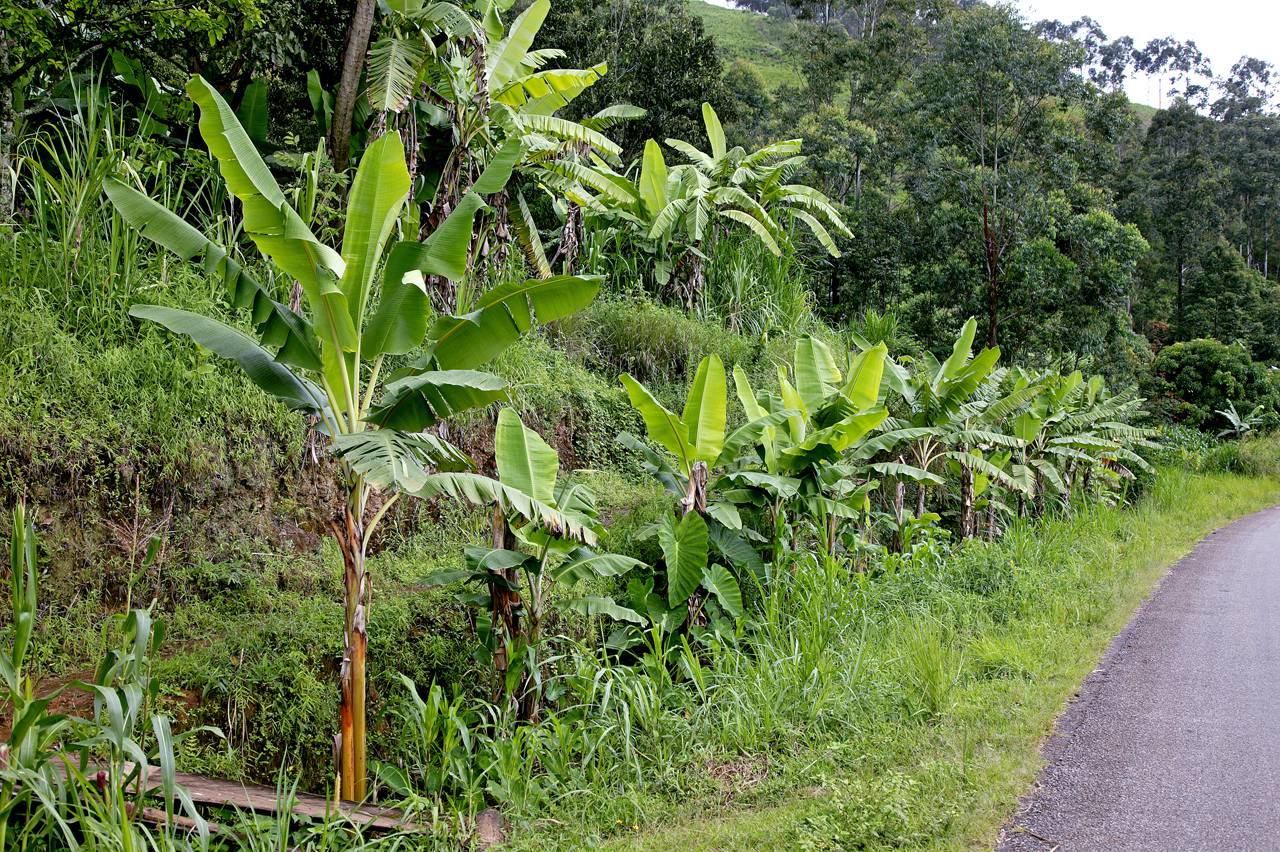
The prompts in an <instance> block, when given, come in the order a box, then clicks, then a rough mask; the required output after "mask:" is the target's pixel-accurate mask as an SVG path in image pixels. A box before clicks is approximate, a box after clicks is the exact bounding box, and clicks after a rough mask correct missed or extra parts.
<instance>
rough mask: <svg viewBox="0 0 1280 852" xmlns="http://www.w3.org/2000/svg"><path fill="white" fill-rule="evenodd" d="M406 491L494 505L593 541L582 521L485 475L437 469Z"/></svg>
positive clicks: (558, 532)
mask: <svg viewBox="0 0 1280 852" xmlns="http://www.w3.org/2000/svg"><path fill="white" fill-rule="evenodd" d="M410 493H412V494H413V495H414V496H417V497H427V498H429V497H436V496H440V495H445V496H448V497H452V498H454V499H455V500H465V501H467V502H469V503H472V504H474V505H477V506H489V505H497V506H498V508H499V509H500V510H501V511H502V512H503V513H504V514H506V515H508V516H512V515H514V516H516V517H519V518H522V519H524V520H525V521H527V522H529V523H531V524H534V525H536V526H537V527H539V528H541V529H543V530H546V531H547V532H549V533H552V534H553V535H555V536H558V537H560V538H568V539H573V540H574V541H578V542H581V543H582V544H585V545H587V546H593V545H595V544H596V534H595V531H594V530H592V529H591V528H590V527H588V526H586V525H585V524H583V523H582V522H580V521H578V520H576V519H575V518H573V517H572V516H570V515H567V514H565V513H564V512H561V511H559V510H558V509H555V508H553V507H552V506H548V505H547V504H546V503H543V502H541V501H540V500H536V499H534V498H533V497H532V496H530V495H528V494H526V493H524V492H523V491H520V490H518V489H516V488H512V487H510V486H508V485H503V484H502V483H501V482H499V481H498V480H496V479H490V478H489V477H487V476H481V475H479V474H475V473H437V474H433V475H431V476H430V477H428V478H427V482H426V484H424V485H423V486H422V487H421V488H419V489H418V490H417V491H414V492H410Z"/></svg>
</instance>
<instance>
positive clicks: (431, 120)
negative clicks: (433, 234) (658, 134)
mask: <svg viewBox="0 0 1280 852" xmlns="http://www.w3.org/2000/svg"><path fill="white" fill-rule="evenodd" d="M512 5H513V4H512V0H477V2H473V3H469V4H464V5H454V4H451V3H423V0H391V2H389V3H388V5H387V14H386V15H385V16H384V18H383V25H382V33H381V35H380V38H379V39H378V40H377V41H376V42H375V43H374V45H373V47H372V48H371V49H370V53H369V70H370V73H369V88H368V96H369V101H370V105H371V107H372V108H373V109H374V110H375V112H376V113H377V114H379V115H380V116H382V119H381V121H382V122H383V123H384V124H387V123H394V124H395V125H397V126H399V127H402V128H404V129H405V130H406V132H407V133H409V134H410V138H412V139H414V140H417V139H418V138H419V136H421V137H422V138H423V139H424V140H425V141H426V143H427V144H425V145H423V146H419V145H416V144H415V145H413V146H412V150H411V151H410V154H411V157H410V162H411V166H412V168H413V169H414V173H415V176H416V173H417V171H418V170H419V160H420V159H422V158H424V157H425V158H427V159H426V160H424V163H423V167H422V171H423V175H422V178H423V180H422V181H421V182H420V184H421V185H420V186H419V191H418V192H417V193H416V194H415V197H418V198H420V199H421V200H423V201H429V202H430V203H429V205H428V208H427V213H426V216H425V217H423V220H422V221H423V224H422V227H423V228H424V232H429V231H430V230H431V229H433V228H434V227H436V226H437V225H438V224H439V223H440V222H441V221H443V219H444V217H446V216H448V215H449V214H450V213H452V211H453V209H454V208H455V206H456V205H457V204H458V203H459V201H460V199H461V198H462V197H463V194H464V193H465V192H466V190H467V187H469V186H470V185H471V183H472V182H473V181H474V180H476V176H477V175H478V174H479V173H480V172H481V171H482V170H483V169H484V168H486V167H487V166H489V165H492V164H494V163H498V162H503V163H505V165H504V168H508V169H511V168H514V169H515V171H516V173H517V174H518V175H520V176H522V177H524V178H527V179H528V180H529V181H532V182H533V183H535V184H539V185H542V186H544V187H547V186H551V185H553V184H555V185H559V184H560V183H562V180H563V179H562V178H561V177H560V176H559V175H557V174H556V173H555V172H554V171H553V169H554V167H555V164H556V163H557V162H558V161H560V160H562V159H563V160H572V159H574V158H575V157H577V156H579V155H581V153H583V152H584V151H585V152H589V153H592V154H595V155H596V156H599V157H604V158H607V159H612V160H615V161H616V160H617V158H618V157H619V155H620V154H621V149H619V148H618V146H617V145H616V144H615V143H613V142H612V141H611V140H610V139H609V138H608V137H607V136H605V135H604V134H603V133H602V132H601V131H600V128H601V127H602V126H604V125H605V124H607V123H608V120H609V118H610V116H612V115H613V114H610V115H609V116H597V117H596V120H595V121H584V122H575V121H570V120H568V119H565V118H563V117H560V116H558V115H557V114H556V113H557V112H558V111H560V110H561V109H563V108H564V107H565V106H567V105H568V104H569V103H571V102H572V101H573V100H574V99H575V98H577V97H578V96H579V95H580V94H582V92H584V91H585V90H586V89H587V88H589V87H590V86H591V85H593V84H594V83H596V82H597V81H598V80H600V79H601V78H602V77H603V76H604V74H605V73H606V72H607V70H608V66H607V65H606V64H605V63H600V64H597V65H594V66H592V67H590V68H584V69H572V68H547V67H545V66H546V64H547V63H548V62H549V61H550V60H552V59H556V58H560V57H562V56H563V55H564V53H563V51H559V50H554V49H534V48H533V42H534V40H535V39H536V38H537V35H538V32H539V30H540V29H541V28H542V25H543V23H544V22H545V20H546V17H547V14H548V13H549V11H550V8H551V4H550V0H535V2H534V3H532V4H530V5H529V6H528V7H527V8H525V9H524V10H523V11H521V12H520V14H519V15H517V16H516V17H515V18H514V19H513V20H512V21H511V22H510V24H509V25H508V24H507V23H504V21H503V20H502V18H503V16H504V14H505V13H506V12H507V11H508V10H509V9H510V7H511V6H512ZM629 109H630V110H631V111H632V112H634V108H629ZM624 112H625V110H624ZM628 114H630V113H628ZM432 134H435V135H436V136H442V135H445V134H447V137H448V142H447V145H448V147H447V154H446V155H445V156H444V158H443V161H442V162H441V161H438V160H437V161H431V160H430V159H429V155H430V154H431V153H432V152H433V151H434V150H436V149H437V148H438V147H439V146H435V145H433V144H431V141H430V137H431V136H432ZM492 207H493V210H492V215H483V216H480V217H478V218H477V220H476V223H475V234H474V238H473V242H472V258H471V259H472V265H473V266H479V265H481V264H483V263H487V262H490V261H492V262H493V263H495V264H497V265H501V263H502V262H503V261H504V260H505V253H506V251H507V249H508V247H509V245H510V244H511V243H512V242H513V240H512V239H511V237H512V233H511V232H512V230H514V232H515V237H516V238H517V240H518V242H519V244H520V245H521V247H522V248H523V250H524V253H525V256H526V258H527V259H528V260H529V262H530V264H531V265H532V266H533V268H534V270H535V271H536V272H537V273H538V274H539V275H541V276H543V277H547V276H549V275H550V274H551V266H550V263H549V261H547V259H546V256H545V250H544V249H543V248H542V245H541V240H540V238H539V237H538V234H537V228H536V225H534V224H533V218H532V215H531V214H530V211H529V204H528V201H527V199H526V198H525V197H524V194H523V189H522V188H521V187H520V186H518V185H517V186H513V187H512V188H511V189H510V190H509V191H503V192H501V193H499V195H498V197H496V198H495V199H494V203H493V205H492ZM415 210H416V207H415ZM443 283H444V284H446V285H447V283H448V282H447V281H446V282H443ZM445 289H446V292H443V293H441V294H440V295H439V301H440V302H441V303H442V304H444V305H446V306H450V307H453V308H455V309H456V308H457V307H458V306H459V304H458V302H457V301H456V299H457V298H458V297H457V294H456V293H453V292H451V291H449V290H448V288H447V287H446V288H445Z"/></svg>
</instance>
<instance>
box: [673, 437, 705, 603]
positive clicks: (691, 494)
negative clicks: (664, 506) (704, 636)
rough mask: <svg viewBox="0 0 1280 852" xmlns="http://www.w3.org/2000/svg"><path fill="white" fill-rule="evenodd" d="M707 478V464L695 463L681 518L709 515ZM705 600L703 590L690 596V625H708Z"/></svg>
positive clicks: (681, 505)
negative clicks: (689, 515) (692, 515)
mask: <svg viewBox="0 0 1280 852" xmlns="http://www.w3.org/2000/svg"><path fill="white" fill-rule="evenodd" d="M707 478H708V471H707V463H706V462H694V463H693V468H692V470H691V471H690V473H689V487H688V488H687V489H686V490H685V493H684V496H683V497H681V498H680V517H682V518H683V517H685V516H686V515H688V514H689V513H690V512H697V513H698V514H699V515H705V514H706V513H707ZM705 599H706V594H705V593H704V592H703V591H702V589H701V588H699V589H695V590H694V592H693V594H692V595H690V596H689V608H688V609H689V616H688V618H689V624H690V625H694V624H706V623H707V616H706V613H704V612H703V611H702V603H703V601H704V600H705Z"/></svg>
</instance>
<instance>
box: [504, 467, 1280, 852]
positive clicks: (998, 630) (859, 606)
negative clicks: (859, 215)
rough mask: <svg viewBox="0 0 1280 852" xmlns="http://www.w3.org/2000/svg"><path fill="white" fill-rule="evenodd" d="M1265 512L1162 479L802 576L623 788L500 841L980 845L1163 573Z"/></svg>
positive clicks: (1225, 494) (1246, 483)
mask: <svg viewBox="0 0 1280 852" xmlns="http://www.w3.org/2000/svg"><path fill="white" fill-rule="evenodd" d="M1278 499H1280V483H1278V482H1276V481H1275V480H1272V479H1263V478H1247V477H1241V476H1235V475H1226V474H1199V473H1188V472H1184V471H1181V470H1173V469H1169V470H1165V471H1163V472H1162V475H1161V476H1160V477H1159V479H1158V481H1157V483H1156V484H1155V485H1154V486H1153V488H1152V490H1151V492H1150V493H1149V494H1148V495H1147V496H1145V497H1144V498H1143V499H1142V500H1141V502H1140V503H1139V504H1138V505H1137V506H1136V507H1135V508H1133V509H1130V510H1116V509H1110V508H1098V509H1094V510H1090V511H1085V512H1082V513H1081V514H1079V515H1077V516H1075V517H1073V518H1070V519H1061V520H1052V521H1047V522H1043V523H1040V524H1034V525H1026V526H1023V527H1019V528H1015V529H1014V530H1012V531H1011V532H1010V534H1009V535H1008V537H1007V538H1006V539H1005V540H1004V541H1002V542H1000V543H998V544H994V545H986V544H973V545H970V546H968V547H965V548H964V549H962V550H960V551H958V552H954V553H952V554H950V555H947V556H945V557H944V556H943V555H942V552H941V551H940V550H939V551H934V550H933V549H932V548H925V551H924V552H918V553H917V554H916V555H915V556H914V557H913V558H911V559H906V560H902V561H901V562H900V563H898V562H894V563H891V564H889V565H888V566H886V568H885V571H884V573H883V574H882V575H881V576H877V577H872V578H868V581H866V582H860V581H859V578H857V577H854V578H852V579H851V578H850V577H849V576H848V575H847V574H844V573H843V572H839V573H834V572H823V571H822V570H821V569H820V568H815V570H813V571H809V572H805V571H799V572H797V574H796V575H795V576H796V580H795V582H794V583H793V584H792V585H791V588H790V589H789V591H788V592H787V593H785V595H784V596H783V597H782V598H780V599H778V600H772V601H770V602H769V603H770V608H771V609H772V610H773V611H772V614H771V615H770V616H768V623H766V624H765V625H764V626H763V628H762V631H761V633H762V638H761V639H760V640H759V641H758V642H757V643H755V647H753V648H752V653H751V654H750V655H748V656H747V657H744V656H743V655H726V656H725V657H724V658H720V659H716V660H713V661H712V664H711V669H712V670H711V671H710V672H708V673H706V674H705V675H704V684H705V686H704V687H703V696H702V698H701V700H699V701H694V702H691V703H690V704H689V705H687V706H685V707H683V708H678V709H676V708H669V709H667V711H666V717H665V718H663V719H662V720H660V721H659V722H657V723H656V724H652V725H651V726H650V731H649V733H647V734H643V735H640V734H638V736H643V737H645V739H644V741H643V742H642V744H641V746H640V751H642V752H643V753H644V754H646V755H647V758H648V759H647V760H643V761H641V763H640V764H639V765H637V767H636V770H637V771H636V773H635V776H634V777H633V778H632V779H631V780H620V778H619V777H618V776H616V775H612V774H611V775H610V776H609V777H610V778H611V779H612V780H611V783H609V784H600V783H592V784H591V785H590V786H588V787H587V788H586V789H581V790H578V791H575V794H574V795H573V796H566V797H564V798H563V799H562V800H561V801H560V802H559V804H558V805H557V806H555V807H553V808H552V809H551V810H552V814H551V816H552V817H553V818H552V819H551V820H547V819H537V818H535V819H534V820H533V821H530V822H527V823H525V829H526V830H524V831H522V832H520V833H519V834H518V835H517V838H516V845H517V846H518V847H528V848H565V847H566V846H577V845H579V844H586V845H591V846H608V847H610V848H641V849H649V848H653V849H666V848H698V849H711V848H714V849H759V848H812V849H839V848H865V847H871V848H877V847H891V846H906V847H912V848H921V847H925V848H929V847H932V848H956V847H965V846H974V845H987V846H989V845H990V843H991V841H992V840H993V839H994V837H995V835H996V832H997V831H998V830H999V827H1000V825H1001V823H1002V822H1003V820H1004V819H1005V818H1006V817H1007V815H1008V814H1009V813H1010V812H1011V810H1012V809H1013V807H1014V805H1015V802H1016V800H1017V797H1018V795H1019V794H1020V793H1021V792H1022V791H1023V790H1025V789H1026V788H1027V786H1028V785H1029V784H1030V783H1031V781H1032V780H1033V779H1034V777H1035V774H1036V772H1037V771H1038V769H1039V767H1040V764H1041V760H1040V757H1039V750H1038V746H1039V743H1040V741H1041V739H1042V737H1043V736H1044V735H1045V734H1046V733H1047V732H1048V731H1049V730H1050V727H1051V725H1052V723H1053V720H1054V717H1055V716H1056V714H1057V713H1058V712H1059V710H1060V709H1061V707H1062V706H1063V704H1064V702H1065V701H1066V700H1067V698H1068V697H1069V696H1070V694H1071V693H1072V691H1073V690H1074V689H1075V688H1076V686H1077V685H1078V684H1079V683H1080V681H1081V680H1082V679H1083V678H1084V677H1085V676H1086V675H1087V673H1088V672H1089V671H1090V670H1091V669H1092V668H1093V667H1094V665H1095V664H1096V661H1097V659H1098V657H1099V656H1100V655H1101V653H1102V652H1103V650H1104V649H1105V648H1106V646H1107V644H1108V643H1109V641H1110V640H1111V638H1112V637H1113V636H1114V635H1115V633H1116V632H1117V631H1118V630H1119V629H1120V628H1121V627H1122V626H1123V625H1124V623H1125V622H1126V621H1127V620H1128V618H1129V617H1130V615H1131V613H1132V612H1133V610H1134V608H1135V607H1136V606H1137V605H1138V603H1139V602H1140V601H1141V600H1142V599H1143V598H1144V597H1145V596H1146V595H1147V594H1148V593H1149V591H1150V590H1151V588H1152V586H1153V584H1154V583H1155V582H1156V580H1157V579H1158V578H1159V577H1160V576H1161V575H1162V573H1163V572H1164V570H1165V569H1166V568H1167V566H1169V565H1170V564H1171V563H1173V562H1174V561H1176V560H1177V559H1178V558H1179V557H1180V556H1182V555H1183V554H1184V553H1186V552H1187V551H1188V550H1189V549H1190V548H1191V547H1192V546H1193V545H1194V544H1195V542H1196V541H1198V540H1199V539H1200V538H1201V537H1202V536H1204V535H1205V534H1206V533H1208V532H1209V531H1210V530H1212V529H1214V528H1216V527H1218V526H1221V525H1222V524H1224V523H1226V522H1228V521H1230V520H1232V519H1234V518H1236V517H1239V516H1241V515H1244V514H1247V513H1249V512H1252V511H1255V510H1257V509H1260V508H1263V507H1265V506H1267V505H1271V504H1273V503H1275V502H1276V501H1277V500H1278ZM806 578H807V579H806Z"/></svg>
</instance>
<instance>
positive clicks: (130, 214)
mask: <svg viewBox="0 0 1280 852" xmlns="http://www.w3.org/2000/svg"><path fill="white" fill-rule="evenodd" d="M103 189H104V190H105V192H106V194H107V198H108V199H110V201H111V203H112V204H113V205H114V206H115V208H116V210H117V211H118V212H119V213H120V215H121V216H122V217H123V218H124V220H125V221H126V222H128V223H129V224H130V225H132V226H133V227H135V228H137V229H138V231H139V232H140V233H141V234H142V235H143V236H144V237H146V238H147V239H149V240H151V241H152V242H154V243H156V244H157V245H159V246H162V247H164V248H166V249H168V250H169V251H171V252H173V253H174V254H176V255H177V256H178V257H180V258H182V259H183V260H193V259H195V258H200V259H201V260H202V263H203V266H204V270H205V272H206V273H207V274H209V275H214V276H217V277H218V278H221V279H222V282H223V284H224V285H225V286H226V288H227V299H228V301H230V303H231V304H232V306H233V307H236V308H243V309H245V310H248V311H249V313H250V315H251V317H252V318H253V322H254V325H255V326H257V330H258V334H259V335H260V337H261V340H262V343H263V344H264V345H266V346H274V347H277V351H276V354H275V358H276V360H278V361H281V362H283V363H285V364H290V365H292V366H294V367H301V368H302V369H304V370H319V369H320V368H321V365H320V349H319V343H317V341H316V338H315V332H314V331H313V330H312V329H311V326H310V325H308V324H307V321H306V320H305V319H303V318H302V317H300V316H298V315H297V314H296V313H294V312H293V311H291V310H289V309H288V308H287V307H285V306H284V305H282V304H280V303H279V302H277V301H275V300H274V299H272V298H271V296H270V294H269V293H267V291H266V289H265V288H264V287H263V286H262V285H261V284H260V283H259V282H258V281H257V280H256V279H255V278H253V276H251V275H250V274H249V273H248V272H246V271H245V269H244V268H243V267H241V266H240V264H239V263H237V262H236V261H235V259H234V258H232V257H231V256H230V254H228V252H227V250H226V249H224V248H222V247H221V246H219V245H217V244H215V243H213V242H211V241H210V240H209V238H208V237H206V236H205V235H204V234H202V233H200V231H198V230H197V229H196V228H195V227H193V226H192V225H190V224H188V223H187V222H185V221H183V220H182V219H181V218H180V217H179V216H178V215H177V214H176V213H173V212H172V211H170V210H169V209H168V208H166V207H164V206H163V205H161V204H159V203H158V202H156V201H155V200H153V199H151V198H148V197H147V196H146V195H144V194H142V193H141V192H138V191H137V190H136V189H133V188H132V187H130V186H128V185H126V184H124V183H122V182H121V181H119V180H116V179H115V178H113V177H108V178H106V179H104V180H103Z"/></svg>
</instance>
